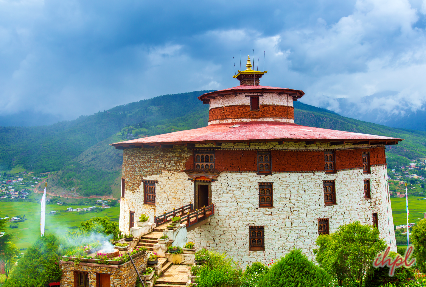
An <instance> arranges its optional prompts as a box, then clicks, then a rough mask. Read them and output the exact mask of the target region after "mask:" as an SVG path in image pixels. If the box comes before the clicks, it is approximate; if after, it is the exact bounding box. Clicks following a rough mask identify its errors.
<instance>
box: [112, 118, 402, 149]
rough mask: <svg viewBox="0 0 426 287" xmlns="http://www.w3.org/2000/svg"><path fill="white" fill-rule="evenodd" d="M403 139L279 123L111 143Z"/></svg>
mask: <svg viewBox="0 0 426 287" xmlns="http://www.w3.org/2000/svg"><path fill="white" fill-rule="evenodd" d="M401 140H402V139H399V138H391V137H384V136H376V135H369V134H360V133H351V132H345V131H337V130H329V129H321V128H314V127H306V126H300V125H297V124H291V123H280V122H254V121H253V122H246V123H228V124H213V125H209V126H207V127H203V128H199V129H192V130H186V131H179V132H173V133H168V134H162V135H157V136H151V137H145V138H139V139H134V140H129V141H123V142H119V143H113V144H112V145H113V146H115V147H116V148H126V147H134V146H142V145H170V144H175V145H176V144H191V143H193V144H195V143H208V142H214V143H219V142H263V141H290V142H295V141H296V142H297V141H304V142H336V143H339V142H340V143H341V142H352V143H369V144H397V143H398V141H401Z"/></svg>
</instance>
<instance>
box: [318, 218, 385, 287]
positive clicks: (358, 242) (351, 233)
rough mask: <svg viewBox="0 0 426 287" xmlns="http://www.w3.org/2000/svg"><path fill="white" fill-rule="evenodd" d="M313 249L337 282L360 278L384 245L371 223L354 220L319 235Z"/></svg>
mask: <svg viewBox="0 0 426 287" xmlns="http://www.w3.org/2000/svg"><path fill="white" fill-rule="evenodd" d="M316 244H317V245H318V246H319V248H318V249H315V250H314V253H315V254H316V260H317V262H318V263H319V264H320V266H322V267H323V268H324V269H325V270H327V271H328V272H329V273H330V274H332V275H334V276H335V277H336V278H337V279H338V281H339V284H340V285H349V284H353V283H354V282H359V286H362V282H363V280H364V277H365V275H366V272H367V270H368V269H369V268H373V267H372V262H373V259H374V258H375V257H376V255H377V254H378V253H379V252H380V251H383V250H384V249H385V248H386V244H385V243H384V241H383V240H381V239H379V230H378V229H377V228H375V227H373V226H371V225H362V224H361V223H360V222H358V221H357V222H354V223H350V224H346V225H342V226H340V227H339V229H338V230H337V232H335V233H332V234H330V235H320V236H319V237H318V238H317V241H316Z"/></svg>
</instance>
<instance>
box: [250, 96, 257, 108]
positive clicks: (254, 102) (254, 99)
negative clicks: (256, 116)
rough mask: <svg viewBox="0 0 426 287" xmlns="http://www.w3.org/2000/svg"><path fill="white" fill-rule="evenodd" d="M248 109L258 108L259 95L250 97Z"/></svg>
mask: <svg viewBox="0 0 426 287" xmlns="http://www.w3.org/2000/svg"><path fill="white" fill-rule="evenodd" d="M250 110H251V111H258V110H259V96H251V97H250Z"/></svg>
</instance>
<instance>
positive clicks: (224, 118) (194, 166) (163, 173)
mask: <svg viewBox="0 0 426 287" xmlns="http://www.w3.org/2000/svg"><path fill="white" fill-rule="evenodd" d="M265 73H266V72H261V71H254V70H253V69H252V66H251V64H250V59H249V60H248V61H247V65H246V70H244V71H238V74H237V75H235V76H234V78H236V79H238V80H239V81H240V85H239V86H236V87H233V88H229V89H224V90H219V91H215V92H209V93H206V94H204V95H202V96H200V97H199V99H200V100H201V101H202V102H203V103H204V104H208V105H209V123H208V126H206V127H202V128H198V129H193V130H186V131H179V132H173V133H168V134H162V135H157V136H151V137H145V138H139V139H134V140H128V141H123V142H118V143H114V144H112V145H113V146H114V147H116V148H117V149H123V151H124V152H123V167H122V186H121V188H122V190H121V201H120V202H121V203H120V208H121V209H120V223H119V225H120V230H121V231H122V232H124V233H129V230H130V228H132V227H134V226H136V221H137V220H136V219H137V218H139V216H140V215H141V214H146V215H149V216H150V220H151V221H152V222H156V223H158V222H162V221H164V217H165V216H164V214H165V213H166V216H167V215H169V214H175V213H176V211H177V210H182V209H183V208H182V207H185V208H186V207H187V208H186V209H185V216H184V218H183V222H184V223H185V222H186V224H187V239H188V241H192V242H194V243H195V245H196V247H197V248H201V247H206V248H208V249H214V250H216V251H219V252H226V253H227V254H228V255H229V256H231V257H232V258H233V259H235V260H237V261H239V262H241V263H242V264H243V265H246V264H249V263H252V262H255V261H261V262H270V261H271V260H272V259H276V258H280V257H282V256H284V255H285V254H286V253H288V252H289V251H290V250H291V249H293V248H299V249H301V250H302V251H303V252H304V253H305V254H306V255H307V256H308V257H309V258H311V259H313V257H314V255H313V249H314V248H316V245H315V240H316V239H317V237H318V235H320V234H328V233H331V232H335V231H336V230H337V228H338V227H339V226H340V225H342V224H347V223H351V222H354V221H360V222H361V223H363V224H371V225H374V226H376V227H377V228H378V229H379V231H380V237H381V238H383V239H384V240H385V241H386V242H387V244H388V245H390V246H391V247H392V249H393V250H396V242H395V235H394V228H393V219H392V209H391V203H390V197H389V191H388V183H387V168H386V155H385V146H386V145H396V144H397V143H398V142H399V141H401V139H398V138H391V137H385V136H377V135H369V134H360V133H352V132H346V131H338V130H329V129H321V128H315V127H308V126H301V125H297V124H295V123H294V107H293V102H294V101H297V100H298V99H300V98H301V97H302V96H303V95H304V92H303V91H301V90H294V89H288V88H278V87H270V86H262V85H260V78H261V77H262V76H263V75H264V74H265Z"/></svg>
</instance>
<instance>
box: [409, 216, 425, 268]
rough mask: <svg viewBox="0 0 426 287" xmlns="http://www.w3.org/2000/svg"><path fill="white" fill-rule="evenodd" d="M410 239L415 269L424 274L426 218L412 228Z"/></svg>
mask: <svg viewBox="0 0 426 287" xmlns="http://www.w3.org/2000/svg"><path fill="white" fill-rule="evenodd" d="M411 239H412V241H413V245H414V255H415V256H416V264H417V268H419V270H420V271H421V272H423V273H426V218H424V219H422V220H420V221H419V222H418V223H417V224H416V225H415V226H414V227H413V231H412V235H411Z"/></svg>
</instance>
